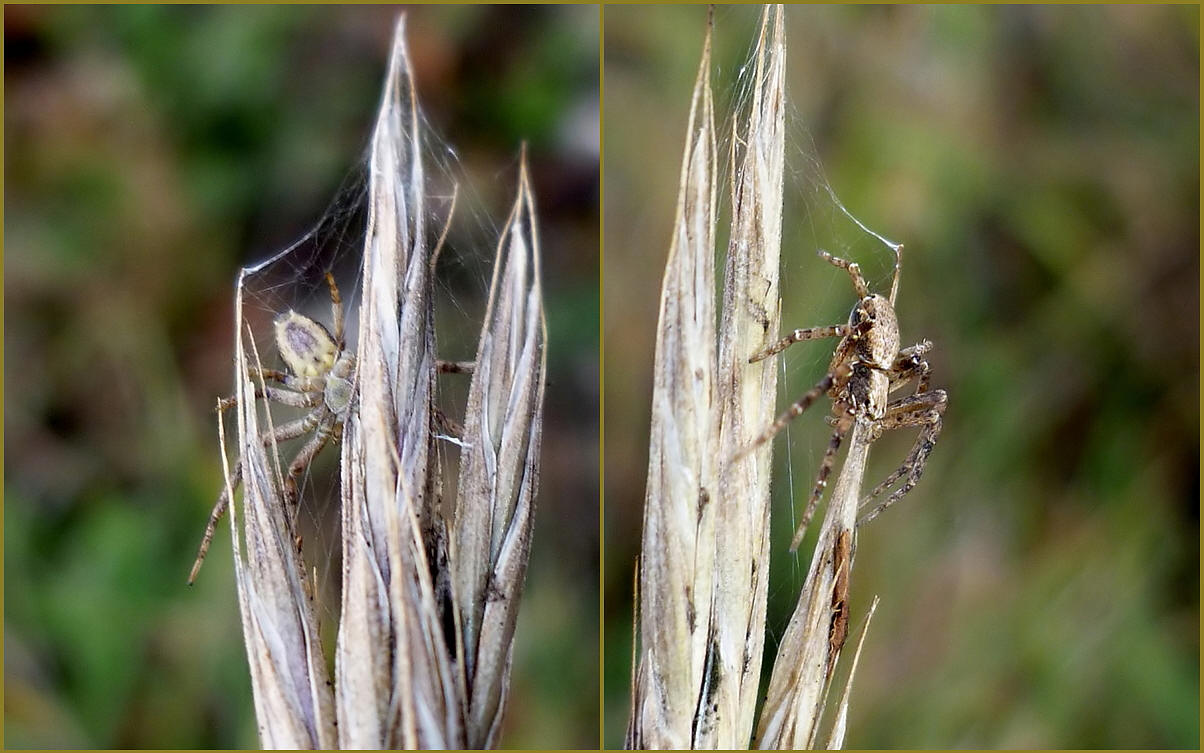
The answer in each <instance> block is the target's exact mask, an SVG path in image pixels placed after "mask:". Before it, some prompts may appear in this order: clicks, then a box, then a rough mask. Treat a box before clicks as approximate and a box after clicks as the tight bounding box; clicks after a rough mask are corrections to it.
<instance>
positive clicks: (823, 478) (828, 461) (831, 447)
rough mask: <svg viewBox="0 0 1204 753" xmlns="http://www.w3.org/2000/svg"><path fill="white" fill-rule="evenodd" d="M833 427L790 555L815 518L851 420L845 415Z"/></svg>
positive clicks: (850, 425) (835, 421)
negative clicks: (833, 429) (816, 509)
mask: <svg viewBox="0 0 1204 753" xmlns="http://www.w3.org/2000/svg"><path fill="white" fill-rule="evenodd" d="M833 425H834V426H835V427H836V431H834V432H832V438H831V439H830V440H828V449H827V451H825V452H824V458H823V460H821V461H820V464H819V474H818V475H817V476H816V478H815V488H814V489H812V490H811V498H810V499H808V500H807V509H806V510H804V511H803V518H802V520H800V521H799V524H798V528H797V529H795V531H794V538H793V539H791V540H790V553H791V554H794V553H795V552H797V551H798V548H799V545H800V544H802V543H803V535H804V534H806V533H807V526H809V525H811V518H812V517H814V516H815V508H817V507H818V506H819V498H820V497H821V496H823V493H824V488H825V487H827V485H828V476H829V475H830V474H831V473H832V465H833V463H835V461H836V452H837V451H838V450H839V449H840V443H841V442H843V441H844V436H845V434H847V433H848V431H849V429H850V428H851V427H852V425H853V420H852V417H851V416H850V415H849V414H847V413H846V414H844V415H842V416H841V417H840V418H837V419H835V420H834V422H833Z"/></svg>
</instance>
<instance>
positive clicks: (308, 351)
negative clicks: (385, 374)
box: [188, 274, 355, 583]
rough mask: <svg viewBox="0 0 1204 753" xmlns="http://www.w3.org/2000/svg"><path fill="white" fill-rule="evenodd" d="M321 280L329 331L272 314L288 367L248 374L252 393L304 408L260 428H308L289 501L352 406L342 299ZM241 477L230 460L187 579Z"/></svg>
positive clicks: (295, 432)
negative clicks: (226, 479)
mask: <svg viewBox="0 0 1204 753" xmlns="http://www.w3.org/2000/svg"><path fill="white" fill-rule="evenodd" d="M326 283H327V285H329V287H330V304H331V313H332V319H333V323H334V332H333V333H331V332H330V331H329V330H327V329H326V328H325V327H324V326H322V325H321V324H319V323H318V322H316V321H314V320H313V319H310V318H309V317H308V316H305V315H303V314H298V313H297V312H296V311H292V310H289V311H286V312H285V313H283V314H281V315H279V316H277V317H276V320H275V322H274V328H275V333H276V349H277V351H279V353H280V357H281V359H282V360H283V361H284V365H285V366H286V367H287V369H288V371H275V370H271V369H262V370H261V369H256V368H252V369H251V375H252V376H253V377H257V378H259V379H260V380H261V385H260V387H258V388H256V390H255V397H257V398H263V399H266V400H271V401H273V402H277V403H282V404H284V405H290V406H293V407H295V408H302V409H305V410H307V411H308V413H306V414H305V415H304V416H302V417H301V418H298V419H296V420H294V421H289V422H288V423H285V424H281V425H280V426H277V427H276V430H275V431H274V432H273V431H268V432H264V434H263V436H262V437H260V439H261V440H262V441H263V443H264V444H275V443H277V442H284V441H286V440H289V439H296V438H297V437H302V436H305V435H307V434H311V433H312V436H311V437H310V439H309V441H308V442H306V443H305V445H304V446H303V447H302V448H301V449H300V450H299V451H298V452H297V455H296V457H294V458H293V462H292V463H290V464H289V467H288V476H287V477H286V478H285V481H284V496H285V499H286V500H287V501H288V502H289V503H290V504H292V503H295V502H296V501H297V497H298V495H299V490H298V488H297V479H298V477H300V475H301V474H302V473H303V472H304V471H305V469H306V468H307V467H309V464H310V462H311V461H312V460H313V459H314V457H315V456H317V454H318V453H319V452H321V451H322V448H323V447H325V446H326V443H327V442H329V441H330V440H331V438H334V439H335V440H336V441H337V440H339V439H340V438H341V437H342V434H343V422H344V421H346V419H347V416H348V414H349V413H350V411H351V402H352V398H353V396H354V393H355V386H354V378H355V354H353V353H351V352H350V351H348V350H346V349H345V348H344V344H343V300H342V298H341V297H340V295H339V289H338V286H337V285H335V282H334V277H332V276H331V275H330V274H327V275H326ZM235 403H236V400H235V399H234V398H227V399H225V400H222V401H220V402H219V403H218V410H219V412H224V411H225V410H226V409H227V408H230V407H231V406H233V405H234V404H235ZM241 479H242V459H241V458H239V460H238V462H237V463H235V465H234V472H233V473H232V474H231V479H230V484H229V486H223V487H222V492H221V494H220V495H219V496H218V498H217V504H215V505H214V507H213V512H212V513H211V514H210V516H209V524H208V526H206V528H205V535H204V537H203V538H202V539H201V547H200V550H199V551H198V552H197V558H196V563H195V564H194V565H193V566H192V573H191V574H190V575H189V576H188V582H189V583H192V582H193V581H194V580H196V576H197V573H198V572H199V571H200V568H201V563H203V562H204V561H205V555H206V554H207V553H208V552H209V545H210V544H211V543H212V541H213V534H214V531H215V530H216V528H217V523H218V521H219V520H221V517H222V515H223V514H224V513H225V511H226V507H228V506H229V504H230V497H229V490H232V489H234V488H235V487H237V486H238V484H239V481H240V480H241Z"/></svg>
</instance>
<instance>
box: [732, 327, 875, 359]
mask: <svg viewBox="0 0 1204 753" xmlns="http://www.w3.org/2000/svg"><path fill="white" fill-rule="evenodd" d="M850 332H852V328H850V327H849V326H848V325H847V324H837V325H835V326H832V327H811V328H809V329H796V330H795V331H794V332H791V333H790V334H789V335H787V336H785V337H783V338H782V339H781V340H778V341H777V342H776V343H773V344H772V345H769V346H767V347H764V348H762V349H761V350H758V351H757V352H756V353H754V354H752V355H751V356H749V358H748V362H749V363H756V362H757V361H763V360H765V359H766V358H769V357H770V356H773V355H777V354H778V353H781V352H782V351H783V350H786V348H789V347H790V346H791V345H794V344H795V343H801V342H806V341H808V340H820V339H823V338H825V337H845V336H847V335H848V334H849V333H850Z"/></svg>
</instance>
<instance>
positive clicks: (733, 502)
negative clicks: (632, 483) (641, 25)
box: [627, 7, 785, 748]
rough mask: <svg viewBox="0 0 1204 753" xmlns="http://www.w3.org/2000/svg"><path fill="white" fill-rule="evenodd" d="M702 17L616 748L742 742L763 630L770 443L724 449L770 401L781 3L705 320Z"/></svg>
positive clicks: (706, 93)
mask: <svg viewBox="0 0 1204 753" xmlns="http://www.w3.org/2000/svg"><path fill="white" fill-rule="evenodd" d="M709 28H710V27H709V24H708V38H707V43H706V45H705V47H704V52H703V58H702V62H701V65H700V68H699V74H698V78H697V81H696V83H695V89H694V96H693V102H692V105H691V116H690V130H689V135H688V137H687V145H686V150H685V157H684V159H683V164H682V178H681V184H680V190H679V198H678V209H677V217H676V221H675V230H674V235H673V240H672V243H671V246H670V253H669V260H668V263H667V265H666V271H665V278H664V283H663V286H662V292H661V318H660V321H659V324H658V330H657V347H656V362H655V366H654V391H653V408H652V436H651V445H650V451H649V463H648V468H649V473H648V486H647V489H646V492H645V500H644V505H645V507H644V532H643V542H642V552H643V554H642V558H641V563H640V587H639V599H640V603H639V615H640V616H639V644H640V649H639V653H638V662H639V665H638V667H637V668H636V670H635V671H636V678H635V683H634V694H633V707H632V716H631V721H630V724H629V729H628V739H627V744H628V746H629V747H642V748H745V747H747V745H748V742H749V739H750V737H751V735H752V727H753V714H754V712H755V709H756V701H757V684H758V682H759V677H760V668H761V654H762V649H763V646H764V640H765V631H764V622H765V603H766V594H767V585H768V584H767V577H768V572H767V567H766V563H767V562H768V546H769V540H768V533H769V531H768V526H767V523H768V514H769V511H768V506H769V470H770V469H769V463H770V454H769V451H768V448H763V449H762V450H760V451H758V452H754V453H749V454H747V455H746V456H744V457H742V458H741V459H739V460H735V461H730V460H728V459H731V458H734V457H735V456H736V455H737V454H738V451H739V450H740V449H741V448H743V447H744V446H746V445H747V444H748V443H749V442H751V441H752V440H753V439H754V438H755V437H756V435H757V434H758V433H759V432H760V430H761V429H762V428H763V427H764V426H766V425H767V424H768V423H769V422H770V421H771V420H772V419H773V411H774V395H775V394H776V381H777V372H776V370H775V369H774V368H772V367H767V366H766V365H765V364H763V363H756V364H750V363H748V355H747V354H748V352H750V351H749V348H748V344H749V343H754V342H760V341H762V340H763V339H764V338H765V333H766V332H767V331H776V329H777V320H778V291H777V281H778V254H779V248H780V243H781V205H782V177H783V164H784V163H783V153H784V112H785V107H784V89H783V84H784V64H785V59H784V55H785V38H784V32H783V28H782V9H781V8H780V7H775V8H770V9H767V10H766V12H765V15H764V17H763V19H762V25H761V33H760V37H759V39H758V42H757V49H756V53H755V62H754V74H753V75H754V79H753V82H752V96H751V101H750V106H749V109H748V113H747V120H746V121H745V122H744V123H743V124H741V125H738V126H737V127H736V134H735V138H733V142H732V143H733V154H732V164H733V172H732V177H731V180H732V182H731V186H730V190H731V195H732V208H733V216H732V228H731V235H730V240H729V244H728V253H727V264H726V270H725V274H724V304H723V308H722V312H721V316H720V323H719V326H718V328H716V326H715V320H716V316H715V304H714V278H713V275H714V266H713V258H714V254H715V226H716V223H717V217H716V200H715V195H716V188H715V186H716V183H717V178H716V171H717V164H718V158H717V154H716V148H715V132H714V112H713V106H712V103H711V102H712V100H711V92H710V75H709V70H710V36H709V34H710V31H709Z"/></svg>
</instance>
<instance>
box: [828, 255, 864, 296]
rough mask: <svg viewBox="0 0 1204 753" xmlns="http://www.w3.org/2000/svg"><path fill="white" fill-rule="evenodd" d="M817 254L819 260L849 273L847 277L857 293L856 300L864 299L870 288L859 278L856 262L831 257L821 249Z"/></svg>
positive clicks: (859, 270)
mask: <svg viewBox="0 0 1204 753" xmlns="http://www.w3.org/2000/svg"><path fill="white" fill-rule="evenodd" d="M818 253H819V258H821V259H823V260H824V261H826V262H828V263H829V264H831V265H832V266H834V267H840V268H841V269H843V270H844V271H846V272H848V273H849V277H850V278H852V280H853V289H854V290H856V291H857V297H858V298H865V297H867V296H868V295H869V294H870V287H869V285H866V284H865V278H864V277H862V276H861V267H860V266H858V265H857V262H855V261H848V260H847V259H841V258H840V257H838V256H833V255H832V254H830V253H828V252H827V251H824V250H823V249H822V248H821V249H819V252H818Z"/></svg>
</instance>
